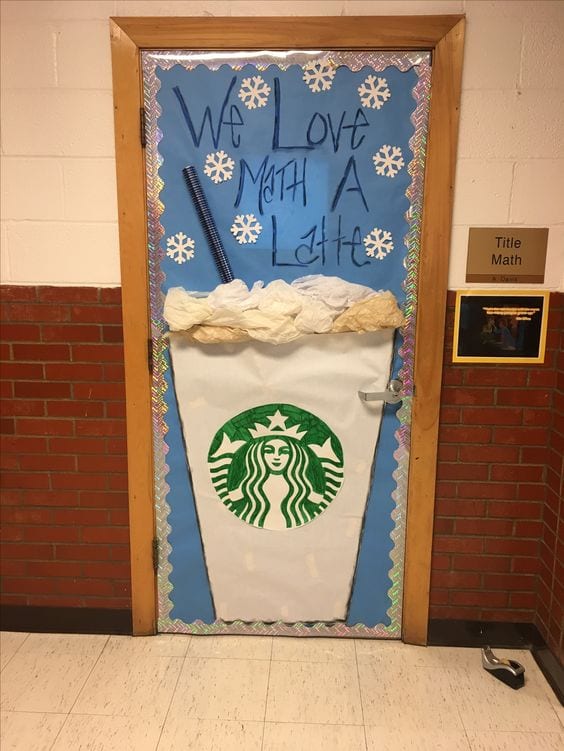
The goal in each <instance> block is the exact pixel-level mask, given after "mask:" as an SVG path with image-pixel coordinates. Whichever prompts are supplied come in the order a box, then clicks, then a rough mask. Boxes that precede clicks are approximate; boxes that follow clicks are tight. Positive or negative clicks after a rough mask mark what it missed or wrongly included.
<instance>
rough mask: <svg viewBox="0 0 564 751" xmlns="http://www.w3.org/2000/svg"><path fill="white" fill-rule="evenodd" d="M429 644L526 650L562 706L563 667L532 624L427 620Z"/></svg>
mask: <svg viewBox="0 0 564 751" xmlns="http://www.w3.org/2000/svg"><path fill="white" fill-rule="evenodd" d="M427 642H428V644H429V646H435V647H486V646H489V647H492V648H494V649H495V648H498V649H529V650H530V651H531V653H532V655H533V657H534V658H535V661H536V663H537V665H538V666H539V668H540V669H541V671H542V673H543V675H544V677H545V678H546V680H547V681H548V683H549V685H550V687H551V688H552V690H553V691H554V693H555V694H556V697H557V698H558V701H559V702H560V703H561V704H562V705H564V668H563V667H562V665H561V664H560V662H559V661H558V658H557V657H555V655H554V654H553V653H552V652H551V650H550V649H549V648H548V647H547V645H546V642H545V640H544V639H543V637H542V635H541V633H540V631H539V630H538V628H537V627H536V626H535V624H534V623H505V622H500V623H496V622H494V621H458V620H452V621H450V620H434V619H432V620H430V621H429V632H428V636H427Z"/></svg>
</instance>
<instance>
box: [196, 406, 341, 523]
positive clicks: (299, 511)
mask: <svg viewBox="0 0 564 751" xmlns="http://www.w3.org/2000/svg"><path fill="white" fill-rule="evenodd" d="M208 463H209V469H210V473H211V479H212V482H213V485H214V487H215V490H216V492H217V494H218V496H219V498H220V500H221V501H222V503H223V504H224V505H225V506H227V508H228V509H229V510H230V511H231V512H233V513H234V514H235V515H236V516H238V517H239V519H241V520H242V521H244V522H247V524H252V526H253V527H262V528H264V529H294V528H295V527H301V526H302V525H304V524H307V523H308V522H311V521H313V519H315V518H316V517H317V516H319V514H321V513H322V512H323V511H324V510H325V509H326V508H327V506H328V505H329V504H330V503H331V501H332V500H333V499H334V498H335V496H336V495H337V493H338V492H339V490H340V488H341V485H342V484H343V449H342V446H341V442H340V441H339V439H338V438H337V436H336V435H335V434H334V433H333V431H332V430H331V429H330V428H329V426H328V425H326V423H324V422H323V421H322V420H320V419H319V418H318V417H316V416H315V415H313V414H311V412H306V411H305V410H303V409H300V408H299V407H295V406H293V405H292V404H265V405H263V406H260V407H255V408H253V409H248V410H246V411H245V412H241V413H240V414H239V415H236V416H235V417H233V418H232V419H231V420H228V421H227V422H226V423H225V425H223V426H222V427H221V428H220V429H219V430H218V431H217V433H216V434H215V436H214V439H213V441H212V443H211V446H210V450H209V454H208Z"/></svg>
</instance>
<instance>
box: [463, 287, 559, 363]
mask: <svg viewBox="0 0 564 751" xmlns="http://www.w3.org/2000/svg"><path fill="white" fill-rule="evenodd" d="M549 295H550V293H549V292H535V291H533V290H529V291H526V292H521V291H516V290H507V291H503V292H501V291H499V290H459V291H458V292H457V293H456V308H455V321H454V342H453V347H452V349H453V355H452V361H453V362H474V363H480V362H484V363H508V364H514V363H531V364H532V363H542V362H544V350H545V342H546V327H547V318H548V300H549Z"/></svg>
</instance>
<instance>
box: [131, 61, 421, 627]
mask: <svg viewBox="0 0 564 751" xmlns="http://www.w3.org/2000/svg"><path fill="white" fill-rule="evenodd" d="M141 58H142V67H143V86H144V98H145V137H146V166H147V171H146V187H147V200H148V218H149V221H148V233H149V275H150V288H151V301H150V303H151V322H152V337H153V338H152V346H153V392H152V393H153V426H154V432H153V448H154V478H155V488H154V490H155V501H156V518H157V529H158V546H159V568H158V597H159V618H158V628H159V630H160V631H177V632H186V633H214V634H218V633H253V634H287V635H303V636H308V635H315V636H319V635H331V636H359V635H360V636H369V637H380V638H399V637H400V635H401V602H402V582H403V552H404V539H405V517H406V502H407V477H408V468H409V438H410V421H411V397H412V394H413V363H414V341H415V327H416V310H417V274H418V262H419V248H420V233H421V226H420V222H421V209H422V202H423V176H424V166H425V143H426V132H427V118H428V103H429V87H430V55H429V53H427V52H397V53H396V52H382V51H362V52H359V51H355V52H347V51H324V52H307V53H306V52H295V51H293V52H274V53H269V52H217V53H214V52H201V53H198V52H194V51H187V50H172V51H171V50H166V51H158V50H151V51H144V52H142V53H141ZM188 165H190V166H192V167H193V168H194V169H195V171H196V173H197V175H198V178H199V182H200V184H201V188H202V191H203V193H204V195H205V198H206V199H207V204H208V207H209V215H210V216H211V218H212V220H213V222H214V224H215V227H216V228H217V232H218V234H219V236H220V238H221V240H222V242H223V246H224V249H225V253H226V256H227V258H228V259H229V262H230V264H231V267H232V269H233V274H234V276H235V277H236V278H237V279H241V280H243V282H245V284H246V285H247V286H248V287H249V288H251V287H252V285H253V284H255V283H256V282H258V281H262V282H264V283H265V284H268V283H269V282H272V281H274V280H283V281H285V282H288V283H293V284H294V288H296V287H297V288H298V289H299V288H300V285H301V287H302V288H304V287H307V286H308V285H309V284H310V280H306V281H303V277H309V276H311V275H323V276H325V277H337V278H338V279H340V280H343V281H345V282H348V283H351V284H355V285H362V286H365V287H370V288H372V289H373V290H375V291H378V290H387V291H390V292H391V293H393V295H394V296H395V298H396V300H397V302H398V304H399V305H400V307H401V309H402V311H403V315H404V320H403V321H402V323H401V325H400V326H398V327H397V328H394V327H393V326H387V327H386V328H385V329H383V330H381V331H375V332H372V333H365V334H362V335H359V334H356V333H328V334H312V335H309V336H304V337H302V338H300V339H297V340H296V341H290V342H286V343H283V344H278V345H275V344H271V343H269V342H265V341H256V340H254V339H253V340H251V341H241V342H235V343H231V344H227V343H221V344H201V343H198V342H191V343H190V344H186V342H184V341H182V339H179V338H178V337H175V336H174V335H173V336H170V335H169V327H168V325H167V323H166V321H165V318H164V315H163V306H164V299H165V296H166V294H167V293H168V291H169V290H170V289H172V288H176V287H182V288H184V289H185V290H189V291H191V292H195V293H199V295H200V296H201V295H205V294H207V293H209V292H211V291H212V290H214V289H215V288H216V287H217V285H218V284H219V283H220V281H221V278H220V275H219V272H218V266H217V263H216V261H215V260H214V257H213V254H212V252H211V248H210V238H209V234H206V231H205V227H204V225H203V224H202V217H201V214H200V213H198V208H197V206H196V205H195V204H194V202H193V201H192V199H191V196H190V194H189V192H188V191H187V187H186V183H185V179H184V176H183V169H184V168H185V167H186V166H188ZM300 280H302V281H300ZM351 289H352V288H351ZM331 294H333V293H331ZM328 295H329V293H328ZM196 299H198V298H197V297H196ZM328 301H329V298H328V299H327V300H325V302H328Z"/></svg>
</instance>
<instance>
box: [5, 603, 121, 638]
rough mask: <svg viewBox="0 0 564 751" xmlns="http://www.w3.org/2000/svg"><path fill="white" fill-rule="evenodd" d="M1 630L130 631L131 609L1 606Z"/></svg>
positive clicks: (45, 631)
mask: <svg viewBox="0 0 564 751" xmlns="http://www.w3.org/2000/svg"><path fill="white" fill-rule="evenodd" d="M0 624H1V628H2V630H3V631H30V632H40V633H56V634H131V633H132V631H133V627H132V617H131V610H112V609H110V608H49V607H39V606H32V605H29V606H28V605H3V606H2V609H1V610H0Z"/></svg>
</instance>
